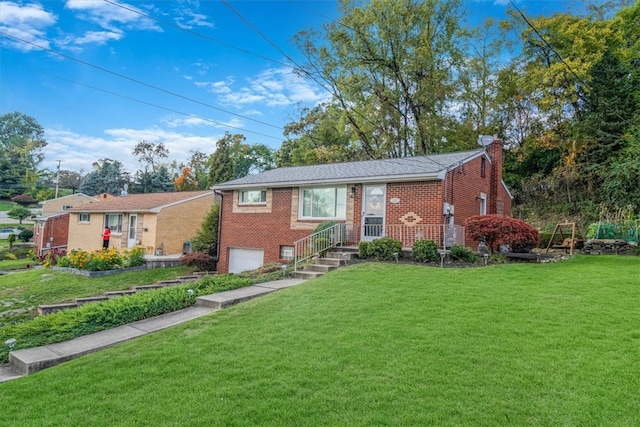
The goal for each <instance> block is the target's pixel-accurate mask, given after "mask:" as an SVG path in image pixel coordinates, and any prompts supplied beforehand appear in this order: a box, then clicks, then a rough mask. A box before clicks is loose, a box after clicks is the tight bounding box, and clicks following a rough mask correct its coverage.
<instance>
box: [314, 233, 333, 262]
mask: <svg viewBox="0 0 640 427" xmlns="http://www.w3.org/2000/svg"><path fill="white" fill-rule="evenodd" d="M330 243H331V240H329V238H327V237H316V238H315V239H314V240H313V248H314V251H317V252H318V256H319V257H320V258H322V257H324V256H325V255H326V254H327V252H328V251H329V249H328V248H327V246H329V244H330ZM325 248H326V249H325Z"/></svg>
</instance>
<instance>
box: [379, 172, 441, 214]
mask: <svg viewBox="0 0 640 427" xmlns="http://www.w3.org/2000/svg"><path fill="white" fill-rule="evenodd" d="M394 198H396V199H399V200H400V201H399V202H398V203H391V199H394ZM386 210H387V218H386V222H387V224H403V223H404V221H407V220H409V221H411V218H408V217H407V216H406V215H407V214H410V213H414V214H415V215H416V216H417V217H419V219H420V220H419V221H418V223H420V224H442V223H443V216H442V183H441V182H440V181H420V182H397V183H396V182H394V183H390V184H388V185H387V209H386ZM416 219H417V218H416Z"/></svg>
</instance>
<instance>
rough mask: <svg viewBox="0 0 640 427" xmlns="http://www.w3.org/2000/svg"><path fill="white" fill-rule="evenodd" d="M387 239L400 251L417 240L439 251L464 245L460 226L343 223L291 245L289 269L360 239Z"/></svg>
mask: <svg viewBox="0 0 640 427" xmlns="http://www.w3.org/2000/svg"><path fill="white" fill-rule="evenodd" d="M381 237H390V238H392V239H396V240H400V241H401V242H402V247H403V248H411V247H413V244H414V243H415V242H416V241H418V240H425V239H428V240H433V241H434V242H436V243H437V244H438V246H439V247H440V248H442V249H449V248H451V246H453V245H461V246H464V244H465V235H464V227H463V226H461V225H449V224H417V225H405V224H384V225H381V224H373V225H365V226H364V227H362V228H360V227H356V228H350V227H347V224H336V225H334V226H332V227H330V228H327V229H324V230H321V231H318V232H317V233H313V234H311V235H309V236H307V237H304V238H302V239H300V240H297V241H296V242H294V249H293V250H294V254H293V270H294V271H297V269H298V264H300V263H302V262H304V261H306V260H308V259H310V258H311V257H313V256H316V255H317V256H320V255H322V254H323V253H324V252H326V251H327V250H329V249H330V248H333V247H336V246H340V245H345V244H350V245H351V244H355V245H357V244H358V242H359V241H360V240H374V239H379V238H381Z"/></svg>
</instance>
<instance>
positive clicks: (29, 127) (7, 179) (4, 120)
mask: <svg viewBox="0 0 640 427" xmlns="http://www.w3.org/2000/svg"><path fill="white" fill-rule="evenodd" d="M46 145H47V141H46V140H45V139H44V130H43V129H42V127H41V126H40V125H39V124H38V122H37V121H36V120H35V119H33V118H32V117H29V116H27V115H25V114H22V113H18V112H14V113H9V114H5V115H3V116H0V191H2V192H4V193H5V195H8V196H10V195H14V194H19V193H22V192H23V191H25V190H33V189H34V188H35V184H36V182H37V178H38V174H37V169H38V165H39V164H40V162H41V161H42V159H43V158H44V155H43V153H42V149H43V148H44V147H45V146H46Z"/></svg>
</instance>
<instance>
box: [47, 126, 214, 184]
mask: <svg viewBox="0 0 640 427" xmlns="http://www.w3.org/2000/svg"><path fill="white" fill-rule="evenodd" d="M104 134H105V137H93V136H88V135H81V134H77V133H75V132H72V131H69V130H60V129H46V130H45V137H46V139H47V142H48V144H47V146H46V147H45V150H44V154H45V160H44V162H43V163H42V165H41V166H42V167H44V168H49V169H51V170H54V169H55V168H56V166H57V160H62V165H61V168H63V169H68V170H74V171H79V170H81V169H82V170H83V171H84V173H87V172H90V171H91V170H92V169H93V163H94V162H96V161H98V160H100V159H104V158H108V159H113V160H118V161H119V162H121V163H122V164H123V165H124V168H125V170H127V171H128V172H131V173H134V172H135V171H136V170H138V169H139V167H140V164H139V162H138V160H137V159H136V158H135V157H134V156H133V154H131V153H132V151H133V149H134V147H135V146H136V144H137V143H139V142H140V141H147V142H153V143H156V144H159V143H162V144H164V145H165V147H166V148H167V149H168V150H169V158H168V159H167V161H169V162H170V161H173V160H176V161H177V162H178V163H180V162H186V161H187V159H188V158H189V157H190V155H191V154H190V152H191V151H195V150H199V151H201V152H203V153H206V154H210V153H212V152H213V151H215V146H216V145H215V144H216V141H217V140H218V139H220V138H221V137H222V136H223V135H224V132H222V131H221V132H220V133H219V134H218V135H211V136H206V137H203V136H198V135H193V134H189V133H180V132H172V131H167V130H164V129H160V128H149V129H130V128H115V129H107V130H105V131H104Z"/></svg>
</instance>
